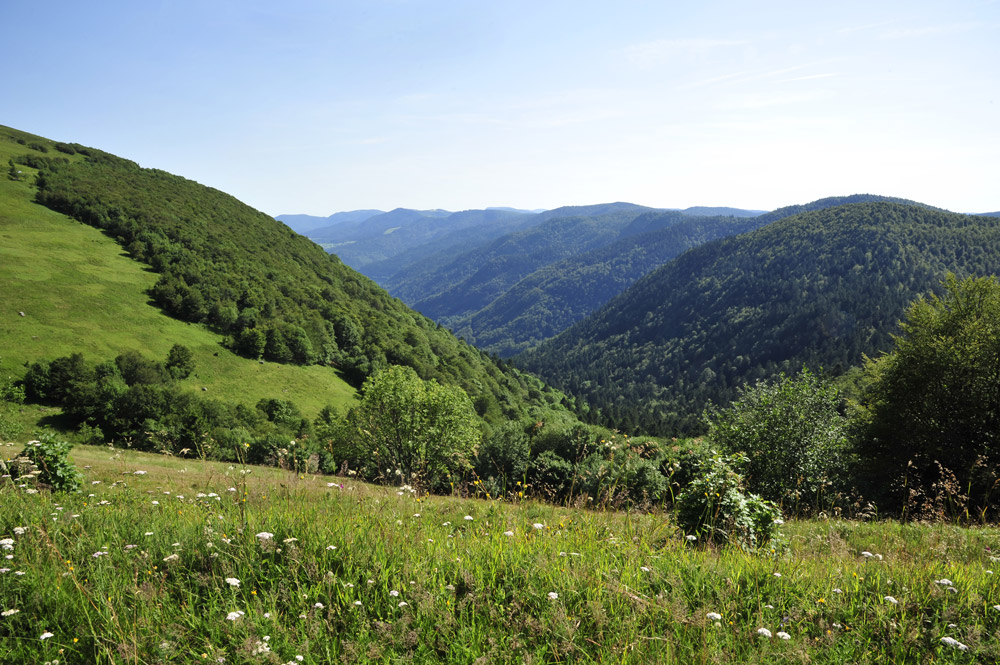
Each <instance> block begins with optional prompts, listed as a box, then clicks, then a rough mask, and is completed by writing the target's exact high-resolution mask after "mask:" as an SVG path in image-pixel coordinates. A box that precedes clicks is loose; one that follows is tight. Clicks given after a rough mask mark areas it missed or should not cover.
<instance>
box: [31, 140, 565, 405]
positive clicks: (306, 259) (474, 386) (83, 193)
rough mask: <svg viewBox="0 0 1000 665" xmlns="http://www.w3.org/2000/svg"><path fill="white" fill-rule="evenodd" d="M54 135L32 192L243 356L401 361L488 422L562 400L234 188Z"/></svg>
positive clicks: (355, 368)
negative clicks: (450, 390) (132, 262)
mask: <svg viewBox="0 0 1000 665" xmlns="http://www.w3.org/2000/svg"><path fill="white" fill-rule="evenodd" d="M60 145H64V148H63V150H62V151H61V152H62V153H63V154H62V155H59V156H57V157H56V156H43V155H33V154H26V155H25V156H23V157H21V158H20V159H21V160H22V162H29V161H30V162H31V164H30V166H32V167H34V168H39V169H40V171H39V174H38V178H37V187H38V193H37V200H38V202H40V203H42V204H44V205H46V206H48V207H49V208H52V209H54V210H56V211H59V212H63V213H65V214H68V215H70V216H72V217H74V218H76V219H78V220H79V221H81V222H84V223H87V224H90V225H92V226H95V227H98V228H100V229H102V230H104V231H105V233H107V234H108V235H110V236H111V237H113V238H116V239H117V240H118V242H119V243H120V244H121V245H122V247H124V248H125V249H126V250H127V251H128V252H129V254H130V255H131V256H132V257H134V258H135V259H136V260H139V261H143V262H145V263H147V264H148V265H149V266H151V268H152V269H153V270H154V271H156V272H157V273H159V274H160V278H159V280H158V282H157V283H156V285H155V287H154V288H153V290H152V293H151V295H152V298H153V300H154V301H155V302H156V304H158V305H159V306H160V307H162V308H163V309H164V311H166V312H167V313H169V314H171V315H172V316H175V317H178V318H181V319H183V320H186V321H192V322H197V323H203V324H206V325H208V326H210V327H212V328H213V329H215V330H218V331H219V332H221V333H223V334H224V335H226V336H227V339H228V343H229V345H230V346H231V347H232V348H233V349H234V350H235V351H237V352H238V353H240V354H241V355H244V356H247V357H249V358H258V357H262V358H265V359H268V360H273V361H276V362H285V363H299V364H312V363H324V364H330V365H333V366H335V367H338V368H340V370H341V371H342V372H343V374H344V376H345V377H346V378H347V379H348V380H349V381H351V382H352V383H354V385H356V386H360V385H361V383H362V381H364V379H365V378H366V377H367V376H369V375H371V374H372V373H374V372H375V371H377V370H378V369H380V368H382V367H386V366H388V365H406V366H409V367H412V368H413V369H414V370H415V371H416V372H417V374H418V375H419V376H420V377H421V378H423V379H436V380H438V381H439V382H441V383H442V384H445V385H457V386H460V387H462V388H463V389H464V390H465V391H466V392H468V393H469V395H470V397H471V398H472V399H473V401H474V403H475V404H476V408H477V411H478V413H479V414H480V415H481V416H483V417H484V418H486V419H487V420H489V421H499V420H501V419H503V418H511V417H519V416H523V415H525V414H526V413H528V412H529V411H530V410H531V408H532V406H535V407H546V408H547V407H552V406H554V405H555V404H557V403H558V402H559V396H557V395H555V394H553V393H551V392H549V391H548V389H546V388H544V387H543V386H542V384H541V383H540V382H538V381H537V380H536V379H534V378H533V377H528V376H525V375H523V374H521V373H519V372H517V371H516V370H511V369H509V368H505V367H504V368H502V367H500V366H499V365H498V364H497V363H496V362H495V361H494V360H493V359H491V358H490V357H489V356H488V355H487V354H485V353H483V352H481V351H479V350H477V349H475V348H473V347H471V346H469V345H467V344H465V343H463V342H461V341H459V340H457V339H455V338H454V337H453V336H452V335H451V334H450V333H449V332H448V331H446V330H443V329H442V328H441V327H440V326H439V325H437V324H435V323H434V322H432V321H430V320H429V319H427V318H425V317H423V316H421V315H419V314H417V313H415V312H413V311H412V310H410V309H408V308H407V307H406V306H405V305H403V304H402V303H401V302H400V301H399V300H397V299H395V298H393V297H391V296H389V295H388V294H387V293H386V292H385V291H383V290H382V289H380V288H378V287H377V286H376V285H375V284H374V283H373V282H371V281H370V280H369V279H367V278H365V277H363V276H361V275H359V274H358V273H356V272H354V271H353V270H351V269H349V268H347V267H346V266H344V265H343V264H342V263H341V262H340V260H339V259H338V258H337V257H335V256H330V255H328V254H326V253H325V252H324V251H323V250H322V249H321V248H320V247H318V246H317V245H315V244H314V243H312V242H311V241H310V240H308V239H307V238H305V237H303V236H300V235H298V234H296V233H294V232H293V231H291V230H290V229H289V228H287V227H286V226H284V225H283V224H281V223H279V222H277V221H275V220H274V219H272V218H271V217H269V216H267V215H265V214H263V213H261V212H258V211H256V210H253V209H252V208H250V207H249V206H246V205H245V204H243V203H241V202H239V201H238V200H236V199H235V198H233V197H231V196H229V195H227V194H224V193H222V192H219V191H217V190H214V189H211V188H209V187H204V186H202V185H199V184H197V183H195V182H192V181H190V180H186V179H184V178H182V177H179V176H175V175H171V174H169V173H165V172H163V171H159V170H156V169H144V168H140V167H139V166H138V165H137V164H135V163H134V162H131V161H128V160H125V159H121V158H119V157H115V156H113V155H110V154H108V153H104V152H101V151H99V150H96V149H92V148H85V147H83V146H77V145H65V144H60ZM63 155H65V156H66V157H64V156H63ZM529 392H530V395H531V396H529ZM543 393H545V394H544V395H543Z"/></svg>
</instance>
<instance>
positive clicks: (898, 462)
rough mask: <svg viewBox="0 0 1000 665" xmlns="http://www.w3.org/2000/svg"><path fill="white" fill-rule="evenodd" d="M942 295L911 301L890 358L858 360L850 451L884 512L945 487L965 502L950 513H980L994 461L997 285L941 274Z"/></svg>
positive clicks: (997, 455)
mask: <svg viewBox="0 0 1000 665" xmlns="http://www.w3.org/2000/svg"><path fill="white" fill-rule="evenodd" d="M944 289H945V294H944V295H943V296H942V297H937V296H934V295H932V296H930V297H927V298H921V299H919V300H917V301H916V302H914V303H913V304H912V305H911V306H910V307H909V308H908V309H907V311H906V318H905V320H904V321H903V322H901V323H900V328H901V329H902V334H901V335H900V336H898V337H896V338H895V348H894V349H893V350H892V352H891V353H888V354H886V355H883V356H882V357H880V358H878V359H876V360H868V361H867V362H866V364H865V376H866V379H867V381H868V384H867V388H866V392H865V394H864V397H863V399H864V406H865V408H866V417H867V423H868V430H867V439H868V440H867V441H866V442H865V445H864V446H863V447H862V448H861V449H860V451H859V454H860V455H861V456H862V457H863V459H864V460H865V461H866V462H867V464H866V465H865V468H867V469H870V470H871V471H872V473H871V474H870V481H871V488H872V490H871V491H872V492H875V493H878V494H881V496H880V498H881V500H882V505H883V506H884V507H886V508H889V509H892V510H901V509H902V510H905V507H906V506H907V504H909V503H911V502H912V501H913V500H914V499H918V500H919V499H920V498H921V497H926V498H927V499H931V500H932V501H933V495H935V494H941V493H942V491H945V490H946V492H947V493H949V494H950V495H951V496H952V497H953V498H954V499H955V500H959V499H961V501H960V502H961V503H965V502H966V501H967V502H968V503H967V504H966V505H964V506H955V505H953V506H951V509H953V510H954V511H955V512H959V511H964V510H965V509H968V508H974V509H976V510H981V511H984V513H985V511H987V510H989V509H990V508H991V500H990V493H991V491H993V489H994V488H995V487H996V486H997V485H996V477H995V475H994V474H995V468H996V465H997V464H998V462H1000V381H998V379H997V377H998V369H1000V361H998V359H1000V283H998V282H997V280H996V278H995V277H988V278H979V279H976V278H968V279H964V280H959V279H957V278H956V277H955V276H954V275H949V276H948V277H947V278H946V280H945V282H944ZM935 488H938V489H935ZM962 494H964V496H960V495H962ZM949 501H951V499H949ZM993 503H995V502H993ZM956 509H957V510H956Z"/></svg>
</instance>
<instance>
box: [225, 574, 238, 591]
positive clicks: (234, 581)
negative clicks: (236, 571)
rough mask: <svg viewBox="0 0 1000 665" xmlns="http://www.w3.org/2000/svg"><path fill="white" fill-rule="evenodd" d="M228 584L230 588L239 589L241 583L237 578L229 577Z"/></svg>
mask: <svg viewBox="0 0 1000 665" xmlns="http://www.w3.org/2000/svg"><path fill="white" fill-rule="evenodd" d="M226 584H228V585H229V586H234V587H236V588H237V589H238V588H239V586H240V581H239V580H238V579H236V578H235V577H227V578H226Z"/></svg>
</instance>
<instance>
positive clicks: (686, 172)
mask: <svg viewBox="0 0 1000 665" xmlns="http://www.w3.org/2000/svg"><path fill="white" fill-rule="evenodd" d="M0 23H2V24H3V25H4V26H5V28H6V29H5V31H4V32H5V37H6V39H5V45H6V48H5V52H6V55H7V63H6V65H5V67H4V79H5V81H6V84H5V85H4V91H5V94H4V99H3V102H2V106H0V108H2V109H3V113H2V115H0V123H2V124H6V125H9V126H13V127H16V128H18V129H23V130H25V131H29V132H34V133H36V134H40V135H43V136H46V137H48V138H53V139H57V140H63V141H75V142H78V143H83V144H85V145H91V146H95V147H98V148H101V149H104V150H107V151H109V152H113V153H115V154H118V155H121V156H123V157H128V158H130V159H133V160H135V161H137V162H139V163H140V164H141V165H143V166H148V167H155V168H160V169H164V170H167V171H170V172H173V173H177V174H179V175H183V176H185V177H188V178H191V179H193V180H197V181H198V182H201V183H204V184H206V185H210V186H213V187H216V188H218V189H221V190H223V191H226V192H229V193H230V194H233V195H234V196H236V197H238V198H240V199H242V200H243V201H245V202H247V203H249V204H250V205H253V206H254V207H256V208H259V209H261V210H264V211H265V212H268V213H270V214H282V213H308V214H314V215H328V214H331V213H333V212H336V211H340V210H351V209H358V208H379V209H383V210H388V209H391V208H395V207H410V208H445V209H449V210H461V209H468V208H482V207H486V206H503V205H505V206H515V207H522V208H552V207H556V206H561V205H582V204H588V203H599V202H607V201H630V202H633V203H640V204H644V205H650V206H661V207H681V208H683V207H688V206H693V205H731V206H738V207H744V208H758V209H773V208H775V207H780V206H783V205H789V204H793V203H805V202H808V201H811V200H814V199H817V198H822V197H825V196H836V195H846V194H853V193H864V192H867V193H875V194H885V195H891V196H902V197H906V198H912V199H916V200H919V201H923V202H926V203H930V204H932V205H937V206H941V207H944V208H948V209H950V210H956V211H962V212H985V211H994V210H1000V188H998V186H997V183H998V182H1000V160H998V157H1000V2H997V1H995V0H994V1H969V2H965V1H962V0H957V1H953V2H947V3H946V2H920V1H909V2H878V1H872V2H836V3H811V2H801V0H799V1H796V2H756V3H747V2H718V1H715V0H710V1H707V2H697V3H696V2H663V1H662V0H661V1H657V2H628V1H621V0H619V1H617V2H587V1H584V0H574V1H571V2H563V1H553V2H546V1H545V0H533V1H531V2H520V1H510V2H508V1H502V0H496V1H494V2H480V1H478V0H468V1H460V0H453V1H448V2H445V1H429V0H428V1H416V0H414V1H407V0H395V1H380V0H366V1H362V2H299V1H297V0H290V1H284V2H273V1H272V2H267V3H263V2H256V1H252V0H251V1H241V0H230V1H223V0H198V1H160V2H157V1H156V0H144V1H142V2H101V1H100V0H98V1H97V2H92V3H81V2H44V1H40V2H29V1H25V2H12V1H9V0H8V1H5V2H3V3H0Z"/></svg>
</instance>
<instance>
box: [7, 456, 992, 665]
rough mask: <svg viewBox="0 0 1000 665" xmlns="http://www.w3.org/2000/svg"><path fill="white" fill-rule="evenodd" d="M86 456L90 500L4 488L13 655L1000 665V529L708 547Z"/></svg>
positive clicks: (581, 523)
mask: <svg viewBox="0 0 1000 665" xmlns="http://www.w3.org/2000/svg"><path fill="white" fill-rule="evenodd" d="M73 458H74V461H75V462H76V463H77V465H78V466H80V467H81V468H83V467H86V469H87V470H86V473H87V480H88V482H96V483H97V484H94V485H92V486H88V490H87V492H80V493H76V494H67V495H57V494H54V493H48V492H41V493H39V494H26V493H24V492H23V491H20V490H18V489H17V488H16V487H15V486H13V485H11V484H6V485H0V540H3V541H4V542H5V543H6V544H8V546H10V547H12V548H13V549H12V550H8V551H7V552H6V553H8V554H10V555H12V556H13V557H14V559H13V560H12V561H11V562H10V563H4V564H3V565H4V567H8V568H10V570H9V571H8V572H7V573H6V574H0V603H2V607H0V609H3V610H4V613H5V616H3V617H2V619H0V661H2V662H4V663H39V664H41V663H45V662H52V661H54V660H59V661H60V663H66V662H69V663H74V664H75V663H102V664H104V663H120V662H123V661H127V662H136V661H138V662H142V663H178V664H190V663H218V662H220V661H225V662H226V663H240V664H243V663H272V664H276V663H284V662H292V663H295V662H298V659H297V658H296V656H299V657H301V658H302V662H304V663H307V664H318V663H322V664H326V663H342V662H349V663H366V664H368V663H402V662H413V663H442V664H445V663H447V664H453V663H463V664H468V663H473V662H477V661H478V662H480V663H490V664H491V665H493V664H495V665H520V664H523V663H553V664H554V663H574V664H579V665H583V664H584V663H587V664H590V663H616V664H621V665H643V664H647V663H740V664H746V665H776V664H779V663H781V664H784V663H811V664H816V665H835V664H836V665H840V664H843V663H866V664H873V665H874V664H888V663H935V664H942V665H943V664H945V663H947V664H952V665H958V664H962V665H966V664H968V665H971V664H972V663H996V662H997V661H998V660H1000V630H998V627H1000V613H998V612H997V611H995V610H994V609H993V606H994V605H996V604H998V603H1000V585H998V584H997V581H996V576H995V575H992V574H990V573H989V571H990V570H993V569H995V568H996V563H995V562H992V561H991V560H990V556H991V555H992V554H994V553H995V550H996V547H997V542H998V539H1000V530H998V529H997V528H996V527H992V526H985V527H978V528H974V529H969V528H960V527H957V526H953V525H942V524H920V523H911V524H900V523H897V522H893V521H886V520H879V521H876V522H850V521H844V520H833V519H832V520H823V521H815V520H813V521H791V520H790V521H789V522H788V523H787V524H786V525H785V526H783V527H782V529H781V530H782V533H783V535H784V536H785V537H786V539H787V550H786V551H780V552H779V553H777V554H776V555H771V554H770V552H767V551H765V552H756V553H748V552H744V551H741V550H739V549H738V548H736V547H730V546H722V547H692V546H690V545H689V544H688V543H687V542H686V541H685V540H683V538H677V537H672V536H671V531H672V526H673V524H672V523H671V521H670V520H669V516H666V515H664V514H663V513H662V512H659V511H653V512H651V513H647V512H645V511H629V512H627V513H626V512H624V511H604V510H593V509H585V510H579V509H572V508H568V507H559V506H550V505H545V504H541V503H538V502H536V501H532V500H523V501H517V502H509V503H508V502H499V501H484V500H472V501H470V500H463V499H461V498H458V497H455V496H448V497H426V496H415V495H413V494H410V493H409V492H404V493H403V494H402V495H399V496H397V493H396V491H394V490H392V489H388V488H380V487H372V486H370V485H367V484H365V483H362V482H359V481H357V480H356V479H350V478H343V479H340V480H338V483H337V485H336V486H334V487H330V486H328V481H329V480H330V479H329V478H325V477H318V478H314V477H310V476H308V475H307V476H305V477H304V478H303V477H301V474H293V473H290V472H286V471H281V470H280V469H268V468H253V469H252V473H243V472H244V471H249V470H251V469H247V468H232V467H233V465H231V464H228V463H225V464H217V463H212V462H200V461H192V460H182V459H172V458H164V457H162V456H153V455H148V454H143V453H136V452H131V451H123V450H119V451H109V450H108V449H107V448H106V447H100V448H91V447H88V446H79V447H77V448H76V449H74V451H73ZM137 471H139V472H146V473H144V474H143V473H136V472H137ZM123 474H127V475H123ZM122 481H126V482H122ZM230 487H236V488H238V490H239V491H236V492H229V491H227V490H228V488H230ZM163 492H170V494H169V495H166V494H163ZM88 494H93V495H94V496H93V497H90V496H88ZM153 500H158V502H159V504H160V505H156V504H154V503H153V502H152V501H153ZM418 513H419V514H420V516H419V517H417V516H416V514H418ZM465 515H469V516H470V517H471V518H473V519H472V520H471V521H467V520H464V519H463V517H464V516H465ZM536 523H537V524H539V526H541V527H542V528H540V529H537V528H534V526H533V524H536ZM265 531H266V532H268V533H273V537H272V538H257V537H255V534H257V533H262V532H265ZM147 534H148V535H147ZM293 539H294V540H293ZM209 543H211V546H209ZM130 545H136V546H135V547H130ZM782 549H784V548H782ZM279 550H280V551H279ZM864 550H871V551H872V552H874V553H877V554H879V555H880V556H879V557H872V558H868V559H866V558H864V557H863V556H862V555H861V552H862V551H864ZM883 557H884V560H883ZM164 559H167V560H166V561H164ZM67 562H68V563H67ZM16 570H20V571H23V572H24V573H25V574H24V575H20V576H18V575H15V571H16ZM331 573H332V574H331ZM776 573H777V574H780V575H781V577H778V576H777V575H776ZM945 577H946V578H948V579H949V580H950V581H951V582H952V583H953V585H954V586H953V587H951V588H955V589H956V591H955V592H951V591H950V588H949V587H947V586H945V585H942V584H935V583H934V582H935V581H936V580H939V579H940V578H945ZM227 578H228V579H231V580H232V581H228V582H227ZM236 580H239V586H235V582H236ZM368 580H371V582H370V583H369V582H368ZM550 594H551V595H550ZM890 594H891V595H892V596H893V597H894V599H895V600H896V601H898V604H896V605H893V604H891V603H890V602H889V601H886V600H885V596H886V595H890ZM108 598H110V599H111V600H110V601H109V600H108ZM403 603H405V605H404V604H403ZM7 610H17V612H9V611H7ZM710 612H711V613H718V614H719V615H721V619H720V620H719V621H715V620H713V619H712V618H710V617H709V616H708V613H710ZM230 613H232V615H233V620H230V619H228V618H227V616H229V615H230ZM713 616H714V614H713ZM303 617H304V618H303ZM137 627H140V628H141V629H139V628H137ZM761 627H765V628H768V629H770V630H771V631H772V632H773V633H774V635H773V637H772V638H770V639H768V638H764V637H762V636H761V635H760V634H758V629H759V628H761ZM779 630H781V631H785V632H786V633H787V634H788V638H789V639H788V640H784V639H779V636H778V635H777V631H779ZM43 631H45V632H47V633H51V637H49V638H47V639H39V636H40V635H42V633H43ZM265 636H267V637H268V639H264V637H265ZM943 636H952V637H954V638H955V639H958V640H960V641H961V642H962V643H963V644H965V645H967V646H968V650H967V651H959V650H958V649H957V648H952V647H950V646H947V645H945V644H943V643H941V641H940V639H941V637H943ZM651 638H656V639H651ZM265 648H266V649H267V651H265ZM60 651H61V653H60ZM123 654H125V656H123ZM202 654H205V656H204V657H202ZM133 655H134V657H133Z"/></svg>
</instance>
